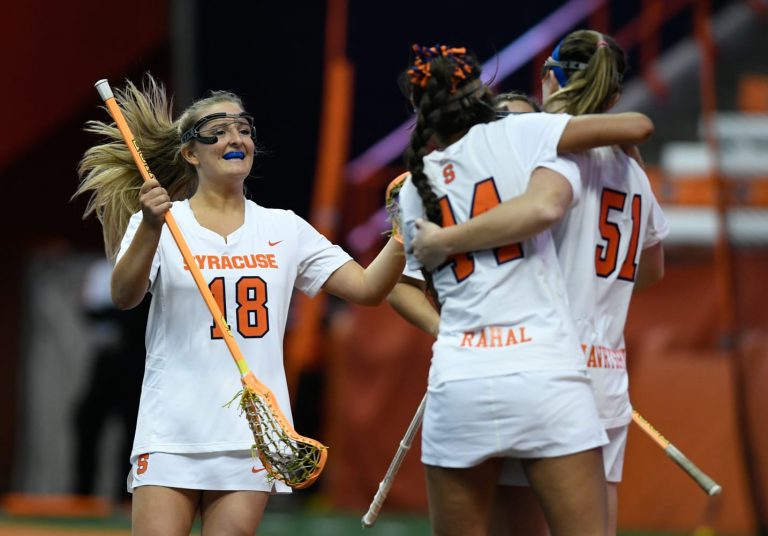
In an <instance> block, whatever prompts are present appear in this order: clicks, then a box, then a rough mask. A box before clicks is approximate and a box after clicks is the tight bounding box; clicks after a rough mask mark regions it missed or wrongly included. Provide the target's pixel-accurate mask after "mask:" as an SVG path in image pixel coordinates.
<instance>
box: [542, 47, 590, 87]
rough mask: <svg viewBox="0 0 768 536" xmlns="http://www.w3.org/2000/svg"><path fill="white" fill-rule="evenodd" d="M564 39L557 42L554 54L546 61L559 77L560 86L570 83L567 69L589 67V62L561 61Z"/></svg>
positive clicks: (573, 69) (576, 69)
mask: <svg viewBox="0 0 768 536" xmlns="http://www.w3.org/2000/svg"><path fill="white" fill-rule="evenodd" d="M564 40H565V39H563V40H561V41H560V42H559V43H558V44H557V46H556V47H555V50H553V51H552V56H550V57H549V58H548V59H547V61H545V62H544V66H545V67H548V68H549V69H552V72H553V73H555V78H557V83H558V84H560V87H565V86H567V85H568V75H567V74H565V69H568V70H569V71H582V70H584V69H586V68H587V64H586V63H584V62H581V61H560V45H562V44H563V41H564Z"/></svg>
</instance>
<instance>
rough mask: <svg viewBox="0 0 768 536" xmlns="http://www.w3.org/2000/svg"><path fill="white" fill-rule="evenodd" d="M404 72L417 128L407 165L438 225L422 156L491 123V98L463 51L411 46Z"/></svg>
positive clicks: (470, 57) (436, 207) (436, 204)
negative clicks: (410, 61)
mask: <svg viewBox="0 0 768 536" xmlns="http://www.w3.org/2000/svg"><path fill="white" fill-rule="evenodd" d="M412 50H413V54H414V59H413V62H412V63H411V66H410V67H409V68H408V70H407V71H406V73H405V74H406V75H407V77H408V81H409V83H410V84H409V90H410V93H409V96H410V100H411V103H412V104H413V105H414V108H415V111H416V125H415V127H414V129H413V133H412V134H411V143H410V145H409V146H408V148H407V150H406V152H405V164H406V167H407V168H408V170H409V171H410V172H411V180H412V181H413V185H414V186H415V187H416V189H417V190H418V192H419V196H420V197H421V201H422V203H423V205H424V211H425V212H426V215H427V218H428V219H429V220H430V221H432V222H435V223H436V224H438V225H442V221H443V218H442V213H441V210H440V204H439V202H438V199H437V196H436V195H435V192H434V191H432V188H430V186H429V181H428V180H427V176H426V175H425V174H424V157H425V156H426V155H427V154H428V153H429V152H430V151H431V150H432V149H433V148H434V145H435V144H436V143H437V142H441V141H445V140H447V139H449V138H451V137H452V136H453V135H455V134H457V133H459V132H461V131H464V130H467V129H469V128H470V127H472V126H473V125H476V124H478V123H488V122H490V121H493V120H494V119H495V112H494V108H493V98H492V95H491V92H490V91H489V89H488V88H487V87H486V86H485V85H484V84H483V83H482V81H481V80H480V65H479V64H478V62H477V60H476V59H475V57H474V55H472V54H471V53H468V52H467V50H466V49H464V48H450V47H447V46H440V45H435V46H433V47H422V46H419V45H413V47H412Z"/></svg>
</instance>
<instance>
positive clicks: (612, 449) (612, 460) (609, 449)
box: [499, 425, 629, 487]
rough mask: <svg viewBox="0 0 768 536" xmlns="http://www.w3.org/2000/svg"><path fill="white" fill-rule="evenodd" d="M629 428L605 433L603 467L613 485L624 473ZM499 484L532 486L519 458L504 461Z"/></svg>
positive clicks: (610, 430) (618, 428)
mask: <svg viewBox="0 0 768 536" xmlns="http://www.w3.org/2000/svg"><path fill="white" fill-rule="evenodd" d="M628 428H629V425H625V426H617V427H616V428H609V429H607V430H606V431H605V432H606V433H607V434H608V444H606V445H603V467H604V469H605V480H606V482H610V483H611V484H618V483H619V482H621V475H622V473H623V471H624V450H625V449H626V447H627V430H628ZM499 484H500V485H502V486H521V487H528V486H530V485H531V484H530V482H529V481H528V477H527V476H526V474H525V470H524V469H523V466H522V464H521V463H520V460H519V459H518V458H514V459H513V458H510V459H507V460H504V465H503V466H502V469H501V475H500V476H499Z"/></svg>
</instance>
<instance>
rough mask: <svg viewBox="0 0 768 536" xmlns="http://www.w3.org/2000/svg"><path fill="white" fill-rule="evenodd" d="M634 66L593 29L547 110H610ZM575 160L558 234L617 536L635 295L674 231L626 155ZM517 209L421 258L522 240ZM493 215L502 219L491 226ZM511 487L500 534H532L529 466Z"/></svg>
mask: <svg viewBox="0 0 768 536" xmlns="http://www.w3.org/2000/svg"><path fill="white" fill-rule="evenodd" d="M625 69H626V60H625V56H624V52H623V51H622V49H621V48H620V47H619V46H618V45H617V44H616V42H615V41H614V40H613V39H611V38H610V37H608V36H604V35H602V34H600V33H598V32H594V31H589V30H580V31H577V32H573V33H571V34H569V35H568V36H567V37H566V38H565V39H563V41H562V42H561V43H560V44H558V46H557V47H556V48H555V49H554V51H553V52H552V55H551V56H550V58H549V59H547V61H546V62H545V64H544V70H543V76H542V84H543V96H544V99H545V109H547V110H549V111H552V112H565V113H569V114H573V115H580V114H588V113H592V114H595V113H602V112H606V111H607V110H608V109H610V108H611V107H612V106H613V105H614V104H615V103H616V102H617V100H618V98H619V95H620V91H621V80H622V78H623V76H624V72H625ZM570 158H571V160H572V161H573V162H574V163H576V164H577V165H578V167H579V170H580V174H581V178H582V193H581V199H580V200H579V202H578V203H576V204H575V205H574V207H573V208H571V210H570V211H569V212H568V214H567V216H566V217H565V218H564V219H563V221H561V222H560V223H559V224H558V225H557V226H556V227H555V228H554V229H553V237H554V239H555V246H556V248H557V252H558V261H559V264H560V265H561V267H562V270H563V273H564V274H565V278H566V286H567V289H568V295H569V301H570V309H571V312H572V315H573V318H574V320H575V323H576V326H577V329H578V333H579V339H580V342H581V345H582V348H584V349H585V351H586V352H587V356H586V357H587V366H588V372H589V376H590V378H591V380H592V384H593V390H594V393H595V397H596V400H597V404H598V411H599V413H600V420H601V422H602V424H603V426H604V427H605V428H606V431H607V434H608V437H609V440H610V442H609V443H608V444H607V445H606V446H604V447H603V457H604V464H605V475H606V480H607V494H608V498H609V531H610V533H611V534H613V533H615V531H616V517H617V484H618V483H619V482H620V481H621V474H622V468H623V459H624V450H625V446H626V437H627V427H628V425H629V422H630V421H631V415H632V413H631V405H630V402H629V395H628V378H627V370H626V352H625V347H624V335H623V330H624V324H625V321H626V315H627V311H628V307H629V303H630V299H631V294H632V291H633V289H635V288H642V287H645V286H648V285H650V284H652V283H654V282H656V281H658V280H659V279H660V278H661V277H662V275H663V267H664V264H663V250H662V246H661V240H662V239H663V238H664V237H665V236H666V234H667V233H668V228H667V223H666V219H665V218H664V215H663V213H662V211H661V209H660V207H659V205H658V203H657V201H656V199H655V197H654V195H653V192H652V191H651V188H650V184H649V182H648V178H647V177H646V175H645V173H644V172H643V171H642V169H641V167H640V165H638V163H637V162H635V161H634V160H633V159H631V158H629V157H628V156H627V155H626V154H625V153H624V152H623V151H621V150H619V149H616V148H613V147H603V148H599V149H593V150H591V151H589V152H587V153H582V154H578V155H573V156H572V157H570ZM515 211H516V207H514V206H513V204H512V202H510V203H505V204H503V205H501V206H500V207H499V209H498V210H492V211H490V212H489V213H487V214H486V215H484V216H483V217H482V218H478V219H476V220H475V221H473V222H471V223H470V224H468V225H464V226H460V227H463V228H460V227H457V228H454V229H450V230H437V229H435V228H434V226H430V225H429V224H425V226H424V227H428V228H425V229H424V230H425V233H424V234H423V235H421V236H419V237H418V238H417V239H416V240H415V241H414V243H415V246H414V247H415V249H416V250H417V255H420V256H421V258H422V260H424V261H426V262H428V263H435V262H440V261H441V258H443V257H444V256H446V255H450V254H453V253H455V251H465V250H466V251H470V250H474V249H476V248H478V247H492V246H497V245H500V244H505V243H507V242H509V240H511V239H514V235H513V234H512V233H511V232H510V228H509V227H508V225H507V223H505V221H503V217H502V214H503V216H504V217H506V218H507V219H513V218H517V215H516V214H515ZM493 218H498V219H496V221H495V223H493V224H491V223H490V222H491V221H492V220H493ZM472 226H475V227H474V228H473V227H472ZM432 231H435V232H434V233H432ZM450 233H460V234H461V237H462V239H463V240H462V244H460V245H459V244H456V243H453V245H452V246H451V247H449V248H445V247H444V245H445V244H446V243H450V242H452V239H451V237H450V236H448V235H449V234H450ZM479 233H482V235H483V236H482V238H481V237H480V236H479ZM505 235H506V236H505ZM641 255H642V256H641ZM641 259H642V260H641ZM501 483H502V484H505V485H506V486H504V487H502V488H501V491H500V492H499V493H498V494H497V504H496V506H495V509H494V510H495V514H497V515H494V522H495V523H496V526H495V527H494V534H530V532H519V531H515V530H514V526H515V524H516V521H515V520H513V519H510V518H509V514H508V513H509V511H510V505H511V504H513V503H514V500H513V498H512V497H513V494H514V498H515V500H516V499H519V497H520V491H519V490H518V491H513V488H511V487H507V486H520V485H525V484H526V479H525V476H524V474H523V471H522V469H521V467H520V466H519V464H516V463H514V462H508V463H507V464H506V466H505V468H504V470H503V474H502V478H501ZM527 517H529V518H531V517H535V512H534V511H532V510H529V513H528V514H527ZM504 520H506V521H504ZM539 533H540V534H541V533H542V532H539ZM543 533H546V532H543Z"/></svg>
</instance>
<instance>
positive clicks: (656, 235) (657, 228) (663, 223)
mask: <svg viewBox="0 0 768 536" xmlns="http://www.w3.org/2000/svg"><path fill="white" fill-rule="evenodd" d="M649 195H650V196H651V210H650V211H649V214H648V225H647V227H646V230H645V237H644V240H643V249H646V248H649V247H651V246H653V245H656V244H657V243H659V242H661V241H662V240H664V239H665V238H666V237H667V235H668V234H669V223H668V222H667V217H666V216H664V212H663V211H662V210H661V205H659V202H658V201H657V200H656V196H655V195H653V192H651V191H650V189H649Z"/></svg>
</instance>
